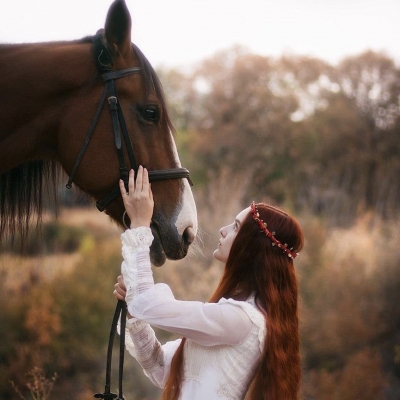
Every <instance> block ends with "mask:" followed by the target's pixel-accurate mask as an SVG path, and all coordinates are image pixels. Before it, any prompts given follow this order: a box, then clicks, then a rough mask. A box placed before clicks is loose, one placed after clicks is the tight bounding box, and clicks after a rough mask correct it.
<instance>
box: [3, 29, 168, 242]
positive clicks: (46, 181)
mask: <svg viewBox="0 0 400 400" xmlns="http://www.w3.org/2000/svg"><path fill="white" fill-rule="evenodd" d="M92 41H93V36H87V37H84V38H82V39H80V40H79V41H77V42H80V43H88V42H92ZM132 48H133V51H134V52H135V54H136V56H137V58H138V60H139V64H140V67H141V68H142V71H143V77H144V82H145V94H146V96H148V95H149V94H150V92H152V91H155V93H156V95H157V97H158V99H159V101H160V105H161V107H162V111H163V112H162V118H163V120H162V121H161V122H162V123H165V124H167V126H168V128H169V130H170V131H171V132H172V133H175V129H174V127H173V125H172V122H171V119H170V116H169V113H168V108H167V106H166V101H165V95H164V91H163V88H162V85H161V82H160V80H159V78H158V76H157V74H156V72H155V70H154V68H153V67H152V65H151V64H150V62H149V61H148V60H147V58H146V57H145V55H144V54H143V53H142V52H141V50H140V49H139V48H138V47H137V46H136V45H135V44H133V43H132ZM61 172H62V169H61V165H60V164H59V163H58V162H57V161H54V160H39V161H30V162H27V163H24V164H21V165H19V166H17V167H15V168H13V169H11V170H9V171H7V172H4V173H3V174H0V243H1V242H2V240H4V239H5V238H10V239H11V240H12V241H13V240H14V238H15V237H16V234H18V235H20V237H21V243H24V241H25V239H26V237H27V234H28V231H29V227H30V222H31V219H32V217H34V216H35V217H36V219H37V223H36V227H39V226H40V224H41V222H42V213H43V208H44V205H43V195H44V194H45V192H47V193H46V194H47V195H48V196H47V197H48V198H49V204H52V205H53V206H54V207H55V211H56V214H57V212H58V202H57V189H58V186H59V183H60V182H59V181H60V178H61V176H62V173H61Z"/></svg>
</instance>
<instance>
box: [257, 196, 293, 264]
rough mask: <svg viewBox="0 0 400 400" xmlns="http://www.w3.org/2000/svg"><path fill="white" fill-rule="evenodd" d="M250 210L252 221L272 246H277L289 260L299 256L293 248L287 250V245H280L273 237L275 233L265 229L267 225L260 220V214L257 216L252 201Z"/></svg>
mask: <svg viewBox="0 0 400 400" xmlns="http://www.w3.org/2000/svg"><path fill="white" fill-rule="evenodd" d="M250 210H251V212H252V214H253V219H254V221H256V222H257V224H258V226H259V227H260V229H261V232H264V233H265V235H266V236H268V237H269V238H270V239H271V242H272V246H277V247H279V248H280V249H281V250H282V251H283V253H284V254H286V255H287V256H288V257H289V258H291V259H293V260H294V259H295V258H296V257H297V256H298V255H299V253H296V252H295V251H293V247H291V248H290V249H289V247H288V245H287V243H284V244H282V243H281V242H280V241H279V240H278V239H277V238H276V237H275V232H270V231H269V230H268V229H267V223H266V222H264V221H263V220H262V219H261V218H260V214H259V212H258V208H257V205H256V203H255V202H254V201H253V202H252V203H251V204H250Z"/></svg>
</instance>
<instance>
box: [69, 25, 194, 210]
mask: <svg viewBox="0 0 400 400" xmlns="http://www.w3.org/2000/svg"><path fill="white" fill-rule="evenodd" d="M93 48H94V53H95V60H96V65H97V69H98V71H99V72H100V73H101V75H102V79H103V82H104V90H103V94H102V95H101V99H100V103H99V105H98V107H97V110H96V113H95V116H94V118H93V121H92V123H91V125H90V127H89V130H88V132H87V134H86V138H85V141H84V143H83V145H82V147H81V149H80V151H79V154H78V157H77V159H76V161H75V164H74V166H73V168H72V171H71V174H70V176H69V180H68V182H67V185H66V187H67V189H71V188H72V182H73V180H74V178H75V174H76V171H77V169H78V167H79V165H80V163H81V161H82V159H83V156H84V154H85V151H86V149H87V147H88V145H89V141H90V138H91V137H92V135H93V132H94V129H95V127H96V125H97V121H98V119H99V117H100V114H101V110H102V108H103V104H104V102H105V100H106V98H107V101H108V105H109V109H110V113H111V121H112V129H113V135H114V142H115V147H116V150H117V156H118V162H119V174H120V178H121V179H122V180H123V181H124V183H125V186H126V187H127V185H128V180H129V170H128V168H127V166H126V163H125V157H124V151H123V148H122V138H123V141H124V143H125V147H126V151H127V154H128V159H129V163H130V167H131V168H132V169H133V170H135V172H136V171H137V169H138V165H137V162H136V158H135V154H134V151H133V146H132V142H131V138H130V136H129V132H128V128H127V127H126V123H125V118H124V114H123V113H122V108H121V104H120V101H119V98H118V94H117V91H116V88H115V83H114V81H115V80H116V79H120V78H124V77H126V76H130V75H134V74H140V73H141V72H142V69H141V68H140V67H133V68H127V69H122V70H118V71H113V70H112V68H113V64H112V56H111V53H110V51H109V50H108V48H107V45H106V43H105V42H104V39H103V33H102V31H99V32H98V33H97V34H96V35H95V36H94V37H93ZM121 133H122V135H121ZM183 178H186V179H188V181H189V183H190V184H191V185H192V181H191V180H190V177H189V171H188V170H187V169H186V168H172V169H162V170H150V171H149V179H150V182H153V181H158V180H164V179H183ZM119 193H120V189H119V185H116V187H115V189H113V190H112V191H111V192H110V193H109V194H108V195H106V196H105V197H104V198H103V199H101V200H99V201H97V202H96V207H97V209H98V210H99V211H104V210H105V209H106V207H107V206H108V205H109V204H110V203H111V202H112V201H113V200H114V199H115V198H116V197H117V196H118V195H119Z"/></svg>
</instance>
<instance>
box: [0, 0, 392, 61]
mask: <svg viewBox="0 0 400 400" xmlns="http://www.w3.org/2000/svg"><path fill="white" fill-rule="evenodd" d="M126 2H127V5H128V8H129V10H130V11H131V15H132V19H133V28H132V41H133V42H135V43H136V44H137V45H138V46H139V47H140V48H141V50H142V51H143V53H144V54H145V55H146V56H147V57H148V59H149V60H150V62H151V63H152V64H153V66H155V67H157V66H160V65H163V66H171V67H180V66H183V65H193V64H194V63H195V62H197V61H199V60H202V59H204V58H206V57H209V56H211V55H213V54H215V52H217V51H219V50H223V49H227V48H229V47H231V46H233V45H234V44H241V45H244V46H246V47H248V48H249V50H251V51H253V52H255V53H258V54H261V55H266V56H278V55H281V54H283V53H286V54H307V55H311V56H316V57H319V58H323V59H325V60H327V61H330V62H332V63H336V62H338V61H339V60H340V59H341V58H343V57H344V56H346V55H353V54H358V53H360V52H362V51H364V50H366V49H373V50H377V51H384V52H386V53H387V54H388V55H389V56H390V57H392V58H394V59H395V60H396V62H397V64H400V45H399V38H400V23H399V18H400V0H126ZM110 4H111V0H66V1H63V0H0V42H3V43H13V42H15V43H17V42H37V41H51V40H69V39H79V38H81V37H83V36H86V35H91V34H94V33H95V32H96V31H97V29H99V28H102V27H104V21H105V16H106V14H107V10H108V7H109V5H110Z"/></svg>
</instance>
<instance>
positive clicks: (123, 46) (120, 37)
mask: <svg viewBox="0 0 400 400" xmlns="http://www.w3.org/2000/svg"><path fill="white" fill-rule="evenodd" d="M131 27H132V20H131V15H130V13H129V10H128V7H127V6H126V4H125V0H115V1H114V3H112V4H111V6H110V8H109V10H108V13H107V19H106V24H105V37H106V40H107V43H108V45H109V47H110V50H111V51H112V52H113V53H120V54H122V55H124V54H128V53H129V52H130V50H131Z"/></svg>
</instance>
